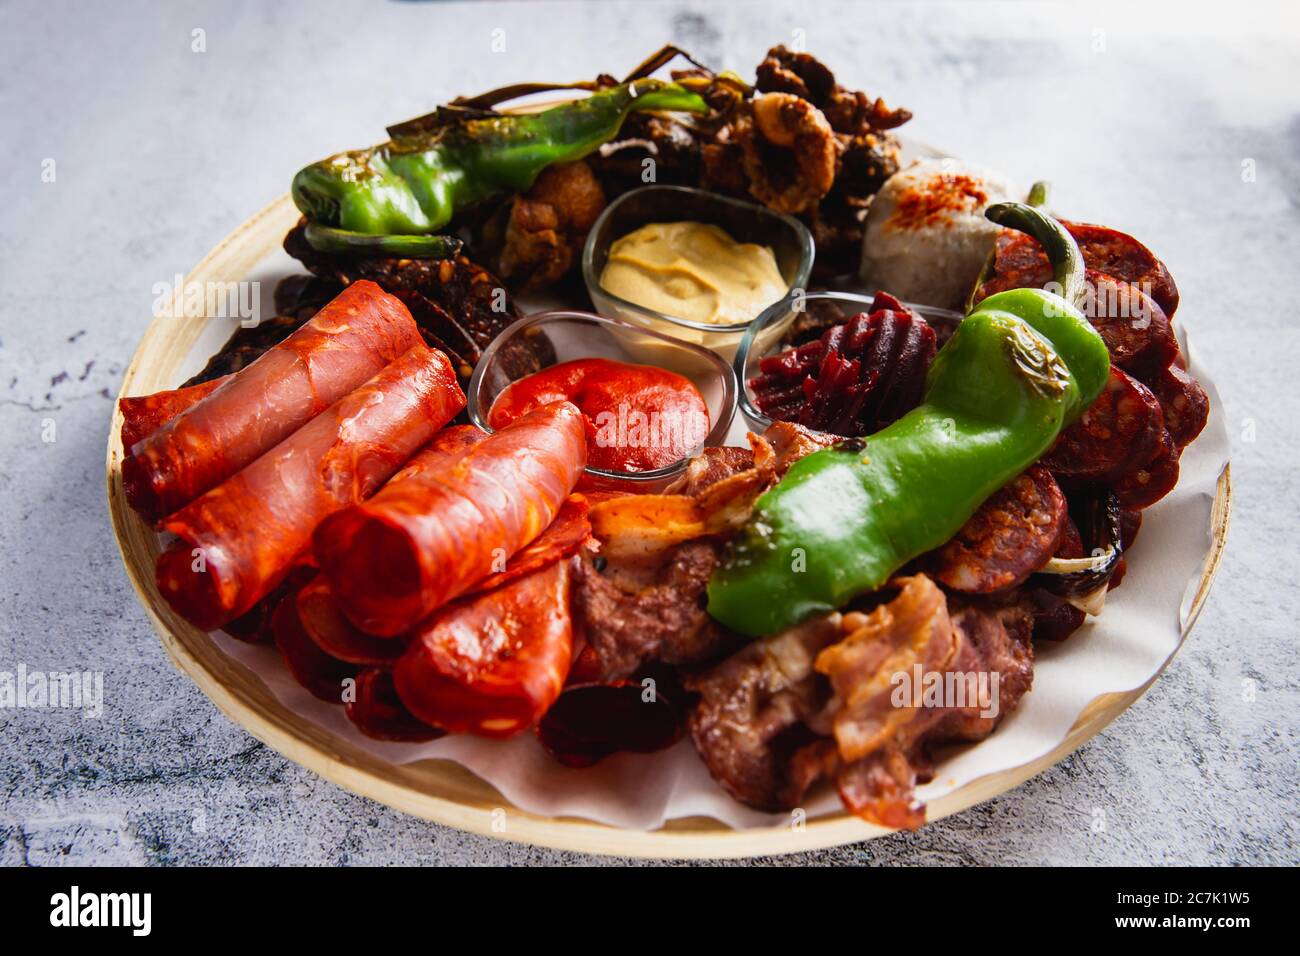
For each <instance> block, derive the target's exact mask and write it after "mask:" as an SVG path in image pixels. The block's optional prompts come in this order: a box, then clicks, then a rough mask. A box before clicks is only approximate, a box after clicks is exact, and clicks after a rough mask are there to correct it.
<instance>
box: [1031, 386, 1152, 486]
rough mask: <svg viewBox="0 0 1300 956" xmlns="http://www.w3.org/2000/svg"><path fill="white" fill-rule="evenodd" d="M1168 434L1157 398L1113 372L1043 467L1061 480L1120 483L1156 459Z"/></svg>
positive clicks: (1067, 430)
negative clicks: (1113, 481) (1130, 472)
mask: <svg viewBox="0 0 1300 956" xmlns="http://www.w3.org/2000/svg"><path fill="white" fill-rule="evenodd" d="M1163 432H1164V421H1163V419H1162V418H1161V413H1160V402H1159V401H1157V400H1156V397H1155V395H1153V394H1152V393H1151V390H1150V389H1149V388H1147V387H1146V386H1145V385H1143V384H1142V383H1141V382H1139V381H1137V380H1136V379H1134V378H1133V377H1132V376H1130V375H1129V374H1127V373H1126V372H1124V371H1123V370H1121V369H1119V368H1116V367H1114V366H1111V370H1110V378H1109V379H1108V380H1107V382H1106V387H1105V388H1104V389H1103V390H1102V393H1101V394H1100V395H1099V396H1097V400H1096V401H1094V402H1093V403H1092V405H1090V406H1089V407H1088V409H1087V410H1086V411H1084V413H1083V414H1082V415H1080V416H1079V419H1078V421H1076V422H1075V423H1074V424H1072V425H1071V426H1070V427H1069V428H1067V429H1066V430H1065V431H1063V432H1062V433H1061V436H1060V438H1058V439H1057V441H1056V444H1055V445H1054V446H1053V447H1052V450H1051V451H1050V452H1049V453H1048V455H1047V457H1046V458H1044V460H1043V463H1044V464H1046V465H1047V467H1048V468H1049V469H1050V470H1051V471H1052V473H1053V474H1055V475H1058V476H1065V477H1068V478H1074V479H1079V480H1086V481H1105V480H1107V479H1114V478H1118V477H1120V476H1122V475H1124V474H1125V473H1126V472H1128V471H1129V470H1130V469H1131V468H1133V467H1134V466H1135V465H1138V464H1140V463H1142V462H1145V461H1149V460H1150V459H1151V457H1152V455H1154V454H1155V452H1156V451H1157V450H1158V447H1159V444H1160V436H1161V434H1162V433H1163Z"/></svg>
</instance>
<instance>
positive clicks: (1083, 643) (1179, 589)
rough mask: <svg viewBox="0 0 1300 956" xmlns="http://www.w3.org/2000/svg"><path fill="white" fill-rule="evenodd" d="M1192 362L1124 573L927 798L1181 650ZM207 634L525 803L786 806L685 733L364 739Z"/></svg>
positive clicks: (614, 807)
mask: <svg viewBox="0 0 1300 956" xmlns="http://www.w3.org/2000/svg"><path fill="white" fill-rule="evenodd" d="M214 324H215V323H214ZM220 340H221V336H220V335H218V336H217V342H216V343H215V344H214V343H213V342H211V341H206V340H205V341H204V342H203V343H200V346H199V347H197V348H196V352H197V353H198V354H199V355H209V354H212V352H214V351H215V350H216V348H217V347H218V345H219V342H220ZM203 349H206V351H203ZM1189 363H1190V367H1191V371H1192V374H1193V375H1195V376H1196V378H1197V379H1198V380H1199V381H1200V383H1201V385H1202V386H1203V387H1204V388H1205V390H1206V392H1207V393H1208V394H1209V398H1210V419H1209V422H1208V424H1207V425H1206V428H1205V430H1204V431H1203V432H1202V433H1201V435H1200V437H1199V438H1197V440H1196V441H1195V442H1193V443H1192V444H1191V445H1190V446H1189V447H1188V448H1187V449H1186V450H1185V451H1184V453H1183V456H1182V461H1181V466H1182V467H1181V474H1180V477H1179V481H1178V486H1177V488H1176V489H1175V490H1174V491H1173V492H1172V493H1171V494H1170V495H1169V496H1168V497H1166V498H1164V499H1163V500H1162V501H1160V502H1159V503H1158V504H1156V505H1155V506H1154V507H1153V508H1151V509H1149V510H1147V511H1146V512H1144V514H1143V521H1142V530H1141V534H1140V535H1139V536H1138V540H1137V542H1136V543H1135V544H1134V546H1133V548H1132V550H1131V551H1129V552H1128V572H1127V574H1126V576H1125V578H1124V583H1123V586H1122V587H1120V588H1119V589H1117V590H1116V591H1114V592H1113V593H1112V594H1111V595H1110V596H1109V597H1108V599H1107V601H1106V608H1105V610H1104V612H1103V613H1102V615H1101V616H1100V617H1099V618H1089V619H1088V622H1087V623H1086V624H1084V626H1083V627H1082V628H1081V629H1080V630H1079V631H1076V632H1075V633H1074V634H1073V635H1072V636H1071V637H1070V638H1069V639H1068V640H1066V641H1064V642H1061V643H1059V644H1058V643H1049V642H1040V643H1039V644H1037V645H1036V646H1035V654H1036V656H1037V661H1036V663H1035V667H1034V686H1033V691H1032V692H1031V693H1029V694H1027V695H1026V696H1025V698H1024V699H1023V700H1022V701H1021V703H1020V706H1019V707H1018V708H1017V709H1016V710H1015V712H1014V713H1012V714H1010V715H1009V716H1008V717H1007V718H1006V720H1005V721H1004V722H1003V723H1002V725H1001V726H1000V727H999V728H998V729H997V731H996V732H995V733H994V734H993V735H992V736H991V737H989V738H988V739H986V740H984V741H981V742H980V743H978V744H973V745H970V746H967V747H963V748H959V749H954V750H952V751H951V752H950V753H948V754H946V755H945V756H944V759H942V760H941V761H940V762H939V764H938V766H937V768H936V775H935V779H934V780H933V781H932V782H931V783H929V784H927V785H925V786H923V787H920V788H919V789H918V796H919V797H920V798H921V799H922V800H924V801H927V802H929V801H933V800H935V799H937V798H939V797H941V796H943V795H945V794H948V793H950V792H952V791H953V790H955V789H957V788H959V787H961V786H963V785H965V784H966V783H969V782H970V781H972V780H975V779H977V778H979V777H983V776H986V775H988V774H992V773H997V772H1000V771H1004V770H1009V769H1012V768H1014V767H1019V766H1022V765H1024V764H1027V763H1030V762H1032V761H1033V760H1035V759H1037V758H1038V757H1041V756H1042V755H1043V754H1045V753H1047V752H1048V751H1050V750H1051V749H1052V748H1054V747H1055V746H1056V745H1057V744H1059V743H1060V742H1061V741H1062V740H1063V739H1064V738H1065V736H1066V735H1067V734H1068V733H1069V731H1070V728H1071V727H1072V726H1074V723H1075V721H1076V720H1077V719H1078V717H1079V714H1080V713H1082V711H1083V709H1084V707H1086V706H1087V704H1088V703H1089V702H1090V701H1092V700H1093V699H1094V698H1096V697H1098V696H1099V695H1101V694H1106V693H1112V692H1117V691H1127V690H1132V689H1133V688H1135V687H1139V686H1141V685H1142V684H1144V683H1145V682H1146V681H1147V680H1149V679H1150V678H1151V677H1152V675H1154V674H1156V673H1157V672H1158V671H1159V670H1160V668H1161V667H1162V666H1163V665H1164V663H1165V661H1167V660H1168V659H1169V658H1170V656H1172V655H1173V653H1174V652H1175V651H1177V650H1178V646H1179V644H1180V642H1181V635H1182V631H1183V625H1184V624H1185V622H1186V620H1187V618H1188V615H1189V614H1190V612H1191V604H1192V600H1193V597H1194V595H1195V593H1196V589H1197V585H1198V583H1199V581H1200V576H1201V569H1202V566H1203V564H1204V562H1205V558H1206V556H1207V554H1208V553H1209V551H1210V549H1211V546H1212V540H1211V531H1210V512H1211V508H1212V506H1213V502H1214V496H1215V488H1216V485H1217V482H1218V478H1219V475H1220V473H1221V472H1222V471H1223V468H1224V465H1225V464H1226V463H1227V460H1228V450H1229V443H1228V433H1227V428H1226V426H1225V424H1224V420H1223V409H1222V405H1221V404H1220V401H1219V396H1218V393H1217V392H1216V390H1215V388H1214V384H1213V383H1212V381H1211V380H1210V378H1209V375H1208V373H1207V372H1206V369H1205V367H1204V366H1203V365H1202V364H1201V363H1200V362H1199V361H1197V360H1196V356H1195V353H1190V354H1189ZM732 443H733V444H743V427H739V426H738V428H737V429H736V431H735V434H734V435H733V438H732ZM213 639H214V640H215V641H216V642H217V645H218V646H219V647H220V648H221V649H222V650H223V651H224V652H225V653H226V654H227V655H229V656H230V657H232V658H233V659H235V660H236V661H238V662H239V663H241V664H243V665H244V666H245V667H247V668H249V669H250V670H251V671H253V672H254V673H255V674H257V675H258V677H259V678H261V680H262V681H263V682H264V683H265V684H266V685H267V687H268V688H269V689H270V690H271V691H272V693H274V694H275V696H276V697H277V698H278V699H279V700H280V701H281V702H282V703H283V704H284V705H285V706H286V707H288V708H289V709H290V710H291V711H293V712H294V713H295V714H297V715H299V716H301V717H304V718H306V719H307V720H310V721H313V722H314V723H316V724H318V725H320V726H321V727H323V728H325V729H326V730H328V731H330V732H331V733H334V734H337V735H338V736H340V737H343V738H346V739H347V740H348V741H350V742H351V743H353V744H355V745H356V746H359V747H361V748H362V749H364V750H367V751H369V752H370V753H373V754H375V755H376V756H379V757H381V758H383V759H385V760H391V761H393V762H395V763H409V762H411V761H415V760H423V759H426V758H431V757H437V758H443V759H448V760H454V761H455V762H457V763H459V764H461V765H462V766H464V767H466V768H467V769H469V770H471V771H473V772H474V773H475V774H477V775H478V776H479V777H481V778H482V779H484V780H486V781H487V782H489V783H490V784H492V785H493V786H494V787H496V788H497V789H498V790H499V791H501V793H502V794H503V795H504V796H505V798H506V799H507V800H508V801H509V802H510V803H512V804H513V805H514V806H516V807H518V808H519V809H521V810H525V811H527V812H530V813H535V814H542V815H546V816H570V817H581V818H585V819H588V820H594V821H596V822H599V823H605V824H610V825H613V826H620V827H627V828H630V829H639V830H649V829H655V828H657V827H659V826H661V825H662V824H663V823H664V821H665V820H670V819H673V818H678V817H691V816H707V817H712V818H713V819H715V820H719V821H721V822H722V823H725V824H727V825H728V826H731V827H735V828H745V827H766V826H772V825H774V824H777V823H781V822H785V821H787V820H788V816H786V815H784V814H766V813H759V812H757V811H754V810H751V809H749V808H747V807H745V806H743V805H742V804H740V803H737V802H736V801H735V800H733V799H732V798H731V797H729V796H728V795H727V794H726V793H725V792H724V791H723V790H722V788H721V787H720V786H719V785H718V784H717V783H716V782H714V780H713V779H712V778H711V777H710V776H709V773H708V771H707V770H706V769H705V767H704V764H703V763H702V762H701V761H700V759H699V757H698V756H697V755H696V753H695V750H694V748H693V746H692V745H691V743H690V741H689V740H682V741H679V742H678V743H677V744H676V745H675V746H673V747H671V748H669V749H667V750H665V751H662V752H660V753H657V754H644V755H643V754H617V755H615V756H613V757H610V758H607V759H606V760H604V761H602V762H601V763H599V764H597V765H596V766H594V767H590V768H587V769H583V770H571V769H568V768H565V767H562V766H560V765H559V764H557V763H556V762H555V761H554V760H552V759H551V758H550V757H549V756H548V755H547V754H546V753H545V751H544V750H543V749H542V747H541V745H540V744H538V742H537V741H536V739H535V738H534V737H533V736H532V735H530V734H525V735H522V736H520V737H517V738H515V739H513V740H509V741H504V742H502V741H493V740H485V739H481V738H476V737H470V736H451V737H444V738H442V739H440V740H435V741H432V742H429V743H419V744H406V743H389V742H384V741H376V740H372V739H370V738H368V737H366V736H364V735H362V734H361V733H359V732H358V731H357V730H356V728H355V727H354V726H353V725H352V723H351V722H350V721H349V720H348V719H347V717H346V715H345V713H344V711H343V708H342V707H340V706H333V705H330V704H326V703H324V702H323V701H320V700H317V699H316V698H315V697H312V696H311V695H310V694H309V693H307V692H306V691H305V690H303V689H302V688H301V687H300V686H299V685H298V684H297V683H296V682H295V681H294V680H293V678H292V677H291V676H290V675H289V673H288V671H287V670H286V669H285V667H284V664H283V662H282V661H281V660H280V656H279V654H278V653H277V652H276V650H275V649H274V648H268V647H256V646H251V645H248V644H244V643H242V642H240V641H237V640H234V639H233V638H230V637H228V636H226V635H225V634H221V633H217V634H214V635H213ZM838 805H839V801H838V798H837V797H836V796H835V794H834V793H833V792H832V791H831V790H830V788H822V789H820V790H817V791H815V792H814V793H813V795H811V796H810V797H809V799H808V801H807V805H806V806H805V808H804V809H805V810H806V811H807V814H808V818H809V819H813V818H815V817H817V816H819V815H822V814H825V813H829V812H833V811H835V810H836V809H838Z"/></svg>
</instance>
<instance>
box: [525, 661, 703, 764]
mask: <svg viewBox="0 0 1300 956" xmlns="http://www.w3.org/2000/svg"><path fill="white" fill-rule="evenodd" d="M643 676H645V675H643ZM650 686H651V685H650V684H648V683H643V682H642V679H639V678H633V679H631V680H620V681H613V682H611V683H607V684H603V683H586V684H569V685H568V686H566V687H565V688H564V691H563V693H561V694H560V697H559V699H558V700H557V701H556V702H555V703H554V704H552V705H551V708H550V709H549V710H548V711H547V712H546V714H545V716H543V717H542V719H541V721H540V722H539V723H538V724H537V739H538V740H540V741H541V743H542V746H543V747H545V748H546V750H547V752H548V753H550V755H551V756H552V757H554V758H555V759H556V760H557V761H559V762H560V763H562V764H563V765H564V766H566V767H590V766H591V765H592V764H595V763H598V762H599V761H601V760H603V759H604V758H605V757H608V756H609V755H610V754H615V753H621V752H627V753H639V754H645V753H653V752H655V751H656V750H663V749H664V748H665V747H668V746H671V745H672V744H674V743H676V742H677V740H678V738H680V737H681V735H682V733H683V731H684V730H685V729H686V713H685V711H684V710H683V708H682V706H681V702H682V700H683V698H684V697H685V696H686V692H685V691H684V690H682V688H681V686H680V684H678V683H677V681H676V680H675V675H674V673H673V672H672V670H671V669H669V668H664V669H663V673H662V674H660V673H656V674H655V675H654V682H653V687H654V692H653V694H651V693H649V692H648V691H649V687H650Z"/></svg>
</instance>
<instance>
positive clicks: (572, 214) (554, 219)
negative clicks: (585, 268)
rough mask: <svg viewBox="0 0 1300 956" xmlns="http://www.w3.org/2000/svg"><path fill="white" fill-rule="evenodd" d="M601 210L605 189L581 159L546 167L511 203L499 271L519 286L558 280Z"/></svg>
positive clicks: (531, 286) (538, 286)
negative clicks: (530, 185)
mask: <svg viewBox="0 0 1300 956" xmlns="http://www.w3.org/2000/svg"><path fill="white" fill-rule="evenodd" d="M604 208H605V191H604V190H603V189H602V188H601V186H600V183H599V182H598V181H597V180H596V177H595V175H594V174H593V173H592V171H591V167H590V166H588V165H587V164H586V163H585V162H583V161H582V160H579V161H578V162H575V163H564V164H561V165H559V166H548V167H547V168H546V169H544V170H542V174H541V175H540V176H538V177H537V181H536V182H535V183H533V188H532V189H530V190H529V191H528V192H527V193H526V194H525V195H523V196H517V197H515V199H514V202H513V203H512V204H511V207H510V218H509V220H508V222H507V223H506V230H505V245H504V247H503V248H502V250H501V256H500V260H499V268H500V272H501V275H502V276H503V277H504V278H505V279H506V280H507V281H509V282H510V283H511V284H512V285H513V286H514V287H516V288H523V289H542V288H546V287H547V286H549V285H552V284H554V283H555V282H558V281H559V280H560V278H561V277H563V276H564V275H565V273H567V272H568V271H569V269H570V268H571V267H572V266H573V264H574V262H576V261H577V260H578V258H579V256H580V255H581V252H582V245H583V243H584V242H586V239H587V233H588V232H589V231H590V230H591V227H592V226H593V225H595V222H596V218H597V217H598V216H599V215H600V213H601V211H602V210H603V209H604Z"/></svg>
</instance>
